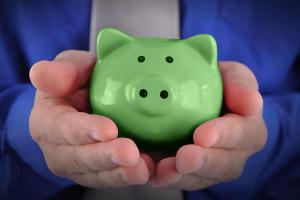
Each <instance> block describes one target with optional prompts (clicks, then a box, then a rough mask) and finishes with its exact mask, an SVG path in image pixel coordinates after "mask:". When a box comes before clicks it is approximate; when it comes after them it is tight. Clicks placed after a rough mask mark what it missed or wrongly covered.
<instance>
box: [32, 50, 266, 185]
mask: <svg viewBox="0 0 300 200" xmlns="http://www.w3.org/2000/svg"><path fill="white" fill-rule="evenodd" d="M95 62H96V57H95V55H94V54H92V53H88V52H84V51H65V52H62V53H60V54H59V55H58V56H57V57H56V58H55V59H54V60H53V61H40V62H38V63H36V64H35V65H34V66H33V67H32V69H31V71H30V79H31V81H32V84H33V85H34V86H35V87H36V88H37V91H36V97H35V102H34V107H33V109H32V112H31V115H30V133H31V136H32V138H33V139H34V140H35V141H36V142H37V143H38V144H39V146H40V148H41V150H42V151H43V154H44V157H45V160H46V163H47V165H48V167H49V169H50V171H52V172H53V173H54V174H56V175H58V176H63V177H66V178H69V179H71V180H73V181H75V182H77V183H79V184H81V185H84V186H87V187H93V188H105V187H123V186H130V185H136V184H145V183H149V184H150V185H152V186H155V187H170V188H177V189H185V190H196V189H201V188H205V187H208V186H210V185H214V184H217V183H220V182H224V181H229V180H232V179H234V178H237V177H238V176H239V175H240V173H241V172H242V170H243V167H244V164H245V162H246V161H247V159H248V158H249V157H250V156H251V155H252V154H254V153H255V152H257V151H259V150H260V149H261V148H262V147H263V146H264V144H265V143H266V139H267V131H266V127H265V123H264V120H263V118H262V106H263V101H262V97H261V95H260V94H259V92H258V84H257V81H256V79H255V76H254V75H253V73H251V71H250V70H249V69H248V68H247V67H246V66H244V65H242V64H240V63H236V62H220V63H219V68H220V72H221V74H222V79H223V87H224V101H225V105H226V107H227V109H228V113H226V114H225V115H223V116H221V117H219V118H216V119H214V120H211V121H208V122H206V123H204V124H202V125H200V126H199V127H198V128H196V130H195V132H194V135H193V138H194V144H189V145H185V146H182V147H181V148H180V149H179V150H178V151H177V153H176V155H175V156H173V157H167V158H164V159H162V160H160V161H154V159H152V158H151V156H149V155H148V154H146V153H141V152H140V151H139V149H138V148H137V146H136V144H135V143H134V142H133V141H132V140H130V139H128V138H118V130H117V127H116V125H115V124H114V122H113V121H112V120H110V119H108V118H106V117H104V116H98V115H92V114H89V113H90V106H89V100H88V83H89V79H90V75H91V73H92V70H93V67H94V65H95Z"/></svg>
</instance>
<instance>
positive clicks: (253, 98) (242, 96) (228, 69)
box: [219, 62, 263, 116]
mask: <svg viewBox="0 0 300 200" xmlns="http://www.w3.org/2000/svg"><path fill="white" fill-rule="evenodd" d="M219 67H220V71H221V74H222V80H223V87H224V100H225V103H226V106H227V108H228V109H229V111H231V112H233V113H236V114H239V115H242V116H251V115H258V116H260V115H261V114H262V106H263V99H262V97H261V95H260V93H259V92H258V90H257V88H258V86H257V82H256V79H255V77H254V75H253V73H252V72H251V71H250V70H249V69H248V68H247V67H245V66H244V65H242V64H239V63H233V62H223V63H220V66H219Z"/></svg>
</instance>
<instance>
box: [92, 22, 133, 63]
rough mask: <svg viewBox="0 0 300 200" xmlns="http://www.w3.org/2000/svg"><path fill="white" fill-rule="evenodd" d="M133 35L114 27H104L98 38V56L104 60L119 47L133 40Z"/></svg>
mask: <svg viewBox="0 0 300 200" xmlns="http://www.w3.org/2000/svg"><path fill="white" fill-rule="evenodd" d="M132 40H133V38H132V37H130V36H129V35H127V34H126V33H124V32H122V31H119V30H117V29H113V28H105V29H102V30H101V31H100V32H99V34H98V38H97V57H98V59H99V60H102V59H103V58H105V56H107V55H108V54H110V53H111V52H112V51H114V50H116V49H117V48H119V47H121V46H123V45H125V44H127V43H128V42H131V41H132Z"/></svg>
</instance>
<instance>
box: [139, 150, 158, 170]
mask: <svg viewBox="0 0 300 200" xmlns="http://www.w3.org/2000/svg"><path fill="white" fill-rule="evenodd" d="M141 157H142V159H143V160H144V161H145V163H146V165H147V168H148V170H149V173H150V175H152V174H153V173H154V170H155V163H154V161H153V160H152V158H151V157H150V156H149V155H148V154H145V153H141Z"/></svg>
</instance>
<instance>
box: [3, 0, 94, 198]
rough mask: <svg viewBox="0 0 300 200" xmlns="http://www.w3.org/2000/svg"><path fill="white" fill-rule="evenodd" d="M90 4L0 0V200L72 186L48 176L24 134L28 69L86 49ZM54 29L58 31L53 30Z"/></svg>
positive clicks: (30, 94)
mask: <svg viewBox="0 0 300 200" xmlns="http://www.w3.org/2000/svg"><path fill="white" fill-rule="evenodd" d="M90 6H91V5H90V2H89V1H86V0H74V1H73V2H72V4H70V2H68V1H60V2H58V1H56V2H55V3H53V1H47V0H45V1H34V0H28V1H26V2H23V1H18V0H11V1H1V2H0V29H1V31H0V56H1V59H0V172H1V173H0V174H1V175H0V177H1V178H0V179H1V181H0V199H33V200H34V199H38V200H41V199H46V198H48V197H50V196H52V195H54V194H55V193H57V192H58V191H60V190H62V189H64V188H65V187H67V186H69V185H72V184H74V183H73V182H71V181H69V180H66V179H63V178H59V177H57V176H55V175H53V174H52V173H51V172H50V171H49V169H48V168H47V166H46V164H45V160H44V157H43V155H42V152H41V150H40V148H39V147H38V145H37V144H36V143H35V142H34V141H33V140H32V138H31V136H30V133H29V123H28V121H29V115H30V111H31V108H32V106H33V102H34V95H35V89H34V88H33V87H32V85H31V84H30V80H29V76H28V74H29V70H30V67H31V66H32V65H33V64H34V63H35V62H37V61H40V60H52V59H53V58H54V57H55V56H56V55H57V54H58V53H60V52H61V51H63V50H67V49H80V50H87V49H88V39H89V37H88V36H89V23H90V21H89V20H90ZM57 27H59V28H60V30H59V31H57Z"/></svg>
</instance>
